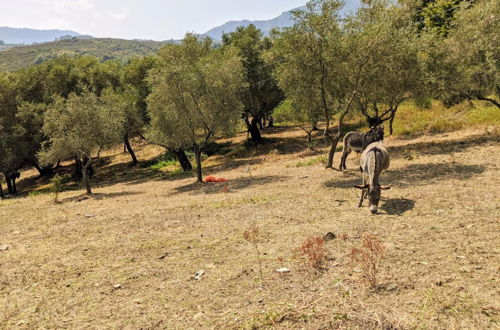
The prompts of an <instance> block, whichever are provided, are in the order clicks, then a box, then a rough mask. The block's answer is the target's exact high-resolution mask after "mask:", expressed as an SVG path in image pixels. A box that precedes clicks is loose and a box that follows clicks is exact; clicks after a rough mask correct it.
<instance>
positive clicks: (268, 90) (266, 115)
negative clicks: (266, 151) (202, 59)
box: [222, 25, 284, 143]
mask: <svg viewBox="0 0 500 330" xmlns="http://www.w3.org/2000/svg"><path fill="white" fill-rule="evenodd" d="M222 41H223V45H224V46H228V45H232V46H234V47H236V48H237V49H238V50H239V52H240V56H241V57H242V59H243V66H244V67H245V69H246V71H247V73H246V80H247V83H248V85H247V88H246V90H245V91H244V92H243V93H242V95H241V98H242V101H243V104H244V106H245V112H244V113H243V114H242V118H243V120H244V121H245V124H246V126H247V129H248V132H249V133H250V135H251V139H252V141H253V142H255V143H259V142H260V141H261V140H262V135H261V132H260V127H261V126H262V121H263V120H266V119H267V120H269V122H270V124H271V125H272V112H273V110H274V108H276V107H277V106H278V105H279V104H280V103H281V101H283V98H284V95H283V92H282V91H281V90H280V88H279V87H278V85H277V83H276V80H275V79H274V78H273V65H272V64H266V63H265V62H264V59H263V58H262V55H263V53H264V52H265V51H266V50H268V49H270V48H271V47H272V43H271V41H270V40H269V38H266V37H264V36H263V34H262V32H261V31H260V30H259V29H257V28H256V27H255V26H254V25H249V26H247V27H238V28H237V29H236V31H235V32H232V33H229V34H224V35H223V37H222Z"/></svg>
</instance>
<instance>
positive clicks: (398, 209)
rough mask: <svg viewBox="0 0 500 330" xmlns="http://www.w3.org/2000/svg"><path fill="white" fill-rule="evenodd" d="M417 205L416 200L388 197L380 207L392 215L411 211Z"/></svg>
mask: <svg viewBox="0 0 500 330" xmlns="http://www.w3.org/2000/svg"><path fill="white" fill-rule="evenodd" d="M414 206H415V201H414V200H411V199H406V198H395V199H388V200H386V201H385V202H384V204H382V206H381V207H380V208H381V209H382V210H384V211H385V212H387V214H390V215H402V214H403V213H405V212H406V211H410V210H412V209H413V207H414Z"/></svg>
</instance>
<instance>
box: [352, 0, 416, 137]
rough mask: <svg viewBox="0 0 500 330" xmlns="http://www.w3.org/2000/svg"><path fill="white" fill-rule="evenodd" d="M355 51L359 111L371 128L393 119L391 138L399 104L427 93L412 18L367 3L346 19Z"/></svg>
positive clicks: (377, 1) (381, 1) (376, 0)
mask: <svg viewBox="0 0 500 330" xmlns="http://www.w3.org/2000/svg"><path fill="white" fill-rule="evenodd" d="M345 30H346V37H347V39H348V40H350V42H351V48H352V49H353V50H354V52H353V53H352V55H351V56H350V58H351V65H350V68H351V70H352V71H353V72H352V75H355V76H357V77H359V78H357V80H358V83H357V92H358V95H357V98H356V104H357V105H358V109H359V110H360V111H361V112H362V113H363V114H364V115H365V117H366V119H367V122H368V123H369V125H370V126H377V125H380V124H381V123H382V122H384V121H387V120H389V122H390V125H389V126H390V133H391V134H392V132H393V127H392V126H393V121H394V118H395V116H396V112H397V110H398V107H399V105H400V104H401V103H402V102H403V101H404V100H406V99H408V98H411V97H415V96H418V95H420V94H421V92H422V85H423V83H422V74H421V69H420V63H419V58H418V45H419V43H418V40H417V34H416V33H415V27H414V26H413V23H412V20H411V16H410V15H409V13H408V12H407V11H405V10H404V8H403V7H400V6H398V5H392V4H390V3H389V2H387V1H385V0H373V1H369V2H367V3H366V4H365V5H364V6H362V7H361V8H360V9H358V11H357V13H356V14H355V15H353V16H351V17H348V18H347V19H346V23H345Z"/></svg>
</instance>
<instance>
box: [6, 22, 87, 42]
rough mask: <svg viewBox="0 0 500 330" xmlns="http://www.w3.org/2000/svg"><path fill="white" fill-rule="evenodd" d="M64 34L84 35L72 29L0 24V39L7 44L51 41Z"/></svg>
mask: <svg viewBox="0 0 500 330" xmlns="http://www.w3.org/2000/svg"><path fill="white" fill-rule="evenodd" d="M64 36H72V37H81V36H82V35H81V34H80V33H78V32H75V31H70V30H36V29H28V28H11V27H6V26H0V40H2V41H3V42H4V43H6V44H14V45H21V44H33V43H41V42H49V41H54V40H55V39H59V38H61V37H64Z"/></svg>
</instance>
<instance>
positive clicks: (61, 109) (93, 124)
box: [39, 92, 124, 194]
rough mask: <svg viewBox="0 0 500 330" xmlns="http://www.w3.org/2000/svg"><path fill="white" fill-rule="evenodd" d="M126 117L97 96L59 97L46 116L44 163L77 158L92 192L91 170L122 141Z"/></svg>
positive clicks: (110, 103) (71, 95) (41, 156)
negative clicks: (95, 161)
mask: <svg viewBox="0 0 500 330" xmlns="http://www.w3.org/2000/svg"><path fill="white" fill-rule="evenodd" d="M123 122H124V118H123V114H122V112H121V111H120V108H119V106H117V105H116V103H114V102H109V101H108V100H106V99H101V98H99V97H97V96H96V95H95V94H93V93H88V92H87V93H83V94H81V95H76V94H70V95H69V96H68V98H67V99H64V98H62V97H57V98H56V99H55V101H54V103H53V104H52V105H51V106H49V108H48V110H47V112H46V113H45V119H44V125H43V132H44V134H46V136H47V137H48V141H47V142H46V143H45V144H44V146H43V149H42V151H41V152H40V153H39V158H40V161H41V162H42V164H47V163H55V162H57V161H58V160H61V159H66V158H70V157H76V158H77V159H79V160H80V161H81V163H82V167H83V169H82V179H83V184H84V186H85V189H86V190H87V193H88V194H91V193H92V189H91V175H89V174H90V172H89V168H90V166H91V165H92V161H93V159H92V158H93V156H94V157H95V158H99V156H100V152H101V151H102V149H103V148H105V147H108V146H111V145H113V144H115V143H117V142H119V141H121V140H122V136H121V135H122V134H121V133H122V128H123Z"/></svg>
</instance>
